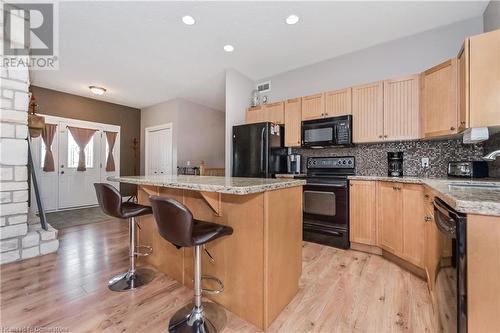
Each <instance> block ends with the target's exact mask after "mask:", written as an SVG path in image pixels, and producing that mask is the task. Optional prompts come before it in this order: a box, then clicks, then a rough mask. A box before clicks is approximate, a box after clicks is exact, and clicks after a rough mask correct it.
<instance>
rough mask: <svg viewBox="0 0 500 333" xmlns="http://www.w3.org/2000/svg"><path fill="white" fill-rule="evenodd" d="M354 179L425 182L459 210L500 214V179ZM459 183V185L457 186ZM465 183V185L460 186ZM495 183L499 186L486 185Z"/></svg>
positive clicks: (367, 177)
mask: <svg viewBox="0 0 500 333" xmlns="http://www.w3.org/2000/svg"><path fill="white" fill-rule="evenodd" d="M349 179H353V180H379V181H389V182H397V183H410V184H423V185H425V186H427V187H429V188H430V189H431V190H433V191H434V192H435V193H436V195H437V196H438V197H439V198H440V199H441V200H443V201H444V202H446V203H447V204H448V205H450V206H451V207H453V208H454V209H456V210H457V211H458V212H461V213H465V214H480V215H493V216H500V180H499V179H485V180H469V179H464V180H461V179H448V178H418V177H397V178H396V177H387V176H350V177H349ZM457 185H458V186H457ZM460 185H465V186H460ZM488 185H493V186H497V187H490V188H488V187H486V188H485V187H484V186H488Z"/></svg>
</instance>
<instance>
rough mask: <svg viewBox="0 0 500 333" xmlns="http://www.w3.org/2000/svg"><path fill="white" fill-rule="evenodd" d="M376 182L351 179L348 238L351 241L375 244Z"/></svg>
mask: <svg viewBox="0 0 500 333" xmlns="http://www.w3.org/2000/svg"><path fill="white" fill-rule="evenodd" d="M376 196H377V193H376V182H373V181H365V180H351V181H350V190H349V202H350V204H349V216H350V218H349V238H350V241H351V242H355V243H359V244H366V245H376V244H377V218H376V216H377V209H376Z"/></svg>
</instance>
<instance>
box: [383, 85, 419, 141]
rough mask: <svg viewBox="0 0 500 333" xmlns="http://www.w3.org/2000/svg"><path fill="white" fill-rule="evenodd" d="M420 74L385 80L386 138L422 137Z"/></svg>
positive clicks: (406, 138)
mask: <svg viewBox="0 0 500 333" xmlns="http://www.w3.org/2000/svg"><path fill="white" fill-rule="evenodd" d="M419 90H420V86H419V76H418V75H412V76H409V77H405V78H401V79H396V80H386V81H384V139H386V140H411V139H418V138H419V137H420V111H419Z"/></svg>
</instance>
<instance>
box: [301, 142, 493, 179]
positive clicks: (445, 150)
mask: <svg viewBox="0 0 500 333" xmlns="http://www.w3.org/2000/svg"><path fill="white" fill-rule="evenodd" d="M492 139H494V138H493V137H492ZM492 139H490V140H489V141H488V142H486V143H480V144H474V145H471V144H463V143H462V138H459V139H451V140H442V141H403V142H387V143H385V142H384V143H374V144H357V145H355V146H354V147H348V148H321V149H302V148H296V149H294V150H293V152H294V153H298V154H301V155H302V170H303V171H304V172H305V170H306V168H305V167H306V161H307V157H311V156H354V157H355V158H356V174H357V175H363V176H364V175H367V176H368V175H370V176H386V175H387V152H392V151H402V152H404V159H403V173H404V175H405V176H418V177H423V176H429V177H446V173H447V168H448V162H449V161H461V160H479V159H480V158H481V157H482V156H483V155H484V151H485V150H484V147H485V146H488V147H489V145H490V141H494V140H492ZM496 140H497V141H496V146H497V148H496V149H500V148H499V147H498V144H499V143H500V137H499V138H497V139H496ZM492 145H494V143H493V144H492ZM423 157H428V158H429V168H428V170H427V171H425V170H424V168H422V161H421V159H422V158H423ZM490 164H492V163H490ZM497 176H499V177H500V175H497Z"/></svg>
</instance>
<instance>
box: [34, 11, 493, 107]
mask: <svg viewBox="0 0 500 333" xmlns="http://www.w3.org/2000/svg"><path fill="white" fill-rule="evenodd" d="M486 6H487V1H486V2H485V1H476V2H462V1H447V2H446V1H445V2H430V1H426V2H405V1H400V2H373V1H369V2H352V1H351V2H311V1H301V2H202V1H196V2H159V1H157V2H60V3H59V24H60V25H59V35H60V36H59V49H60V52H59V60H60V69H59V70H58V71H36V72H33V73H32V81H33V83H34V84H35V85H38V86H42V87H46V88H50V89H55V90H61V91H66V92H70V93H73V94H77V95H82V96H87V97H92V98H97V99H101V100H104V101H109V102H114V103H118V104H124V105H129V106H133V107H138V108H142V107H145V106H149V105H153V104H157V103H160V102H163V101H166V100H169V99H172V98H175V97H182V98H185V99H188V100H191V101H194V102H198V103H201V104H204V105H207V106H210V107H212V108H216V109H220V110H223V109H224V90H225V88H224V87H225V74H224V72H225V69H226V68H231V67H232V68H234V69H236V70H238V71H240V72H242V73H243V74H245V75H247V76H248V77H250V78H251V79H254V80H259V79H261V78H264V77H267V76H271V75H274V74H278V73H281V72H284V71H288V70H291V69H294V68H298V67H301V66H304V65H308V64H312V63H315V62H318V61H321V60H325V59H328V58H332V57H335V56H338V55H341V54H345V53H349V52H352V51H355V50H359V49H363V48H366V47H369V46H372V45H376V44H380V43H383V42H387V41H390V40H394V39H398V38H401V37H404V36H408V35H412V34H415V33H419V32H422V31H425V30H430V29H433V28H436V27H438V26H443V25H447V24H450V23H453V22H457V21H461V20H464V19H467V18H472V17H477V16H480V15H482V13H483V11H484V9H485V8H486ZM292 13H293V14H297V15H298V16H299V17H300V22H299V23H298V24H296V25H293V26H289V25H286V24H284V19H285V17H286V16H288V15H289V14H292ZM184 15H191V16H193V17H194V18H195V19H196V24H195V25H193V26H187V25H184V24H183V23H182V22H181V17H182V16H184ZM225 44H233V45H234V46H235V51H234V52H233V53H226V52H224V51H223V49H222V47H223V46H224V45H225ZM89 85H99V86H103V87H105V88H106V89H108V92H107V93H106V94H105V95H103V96H101V97H96V96H95V95H92V94H90V92H89V90H88V86H89Z"/></svg>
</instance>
